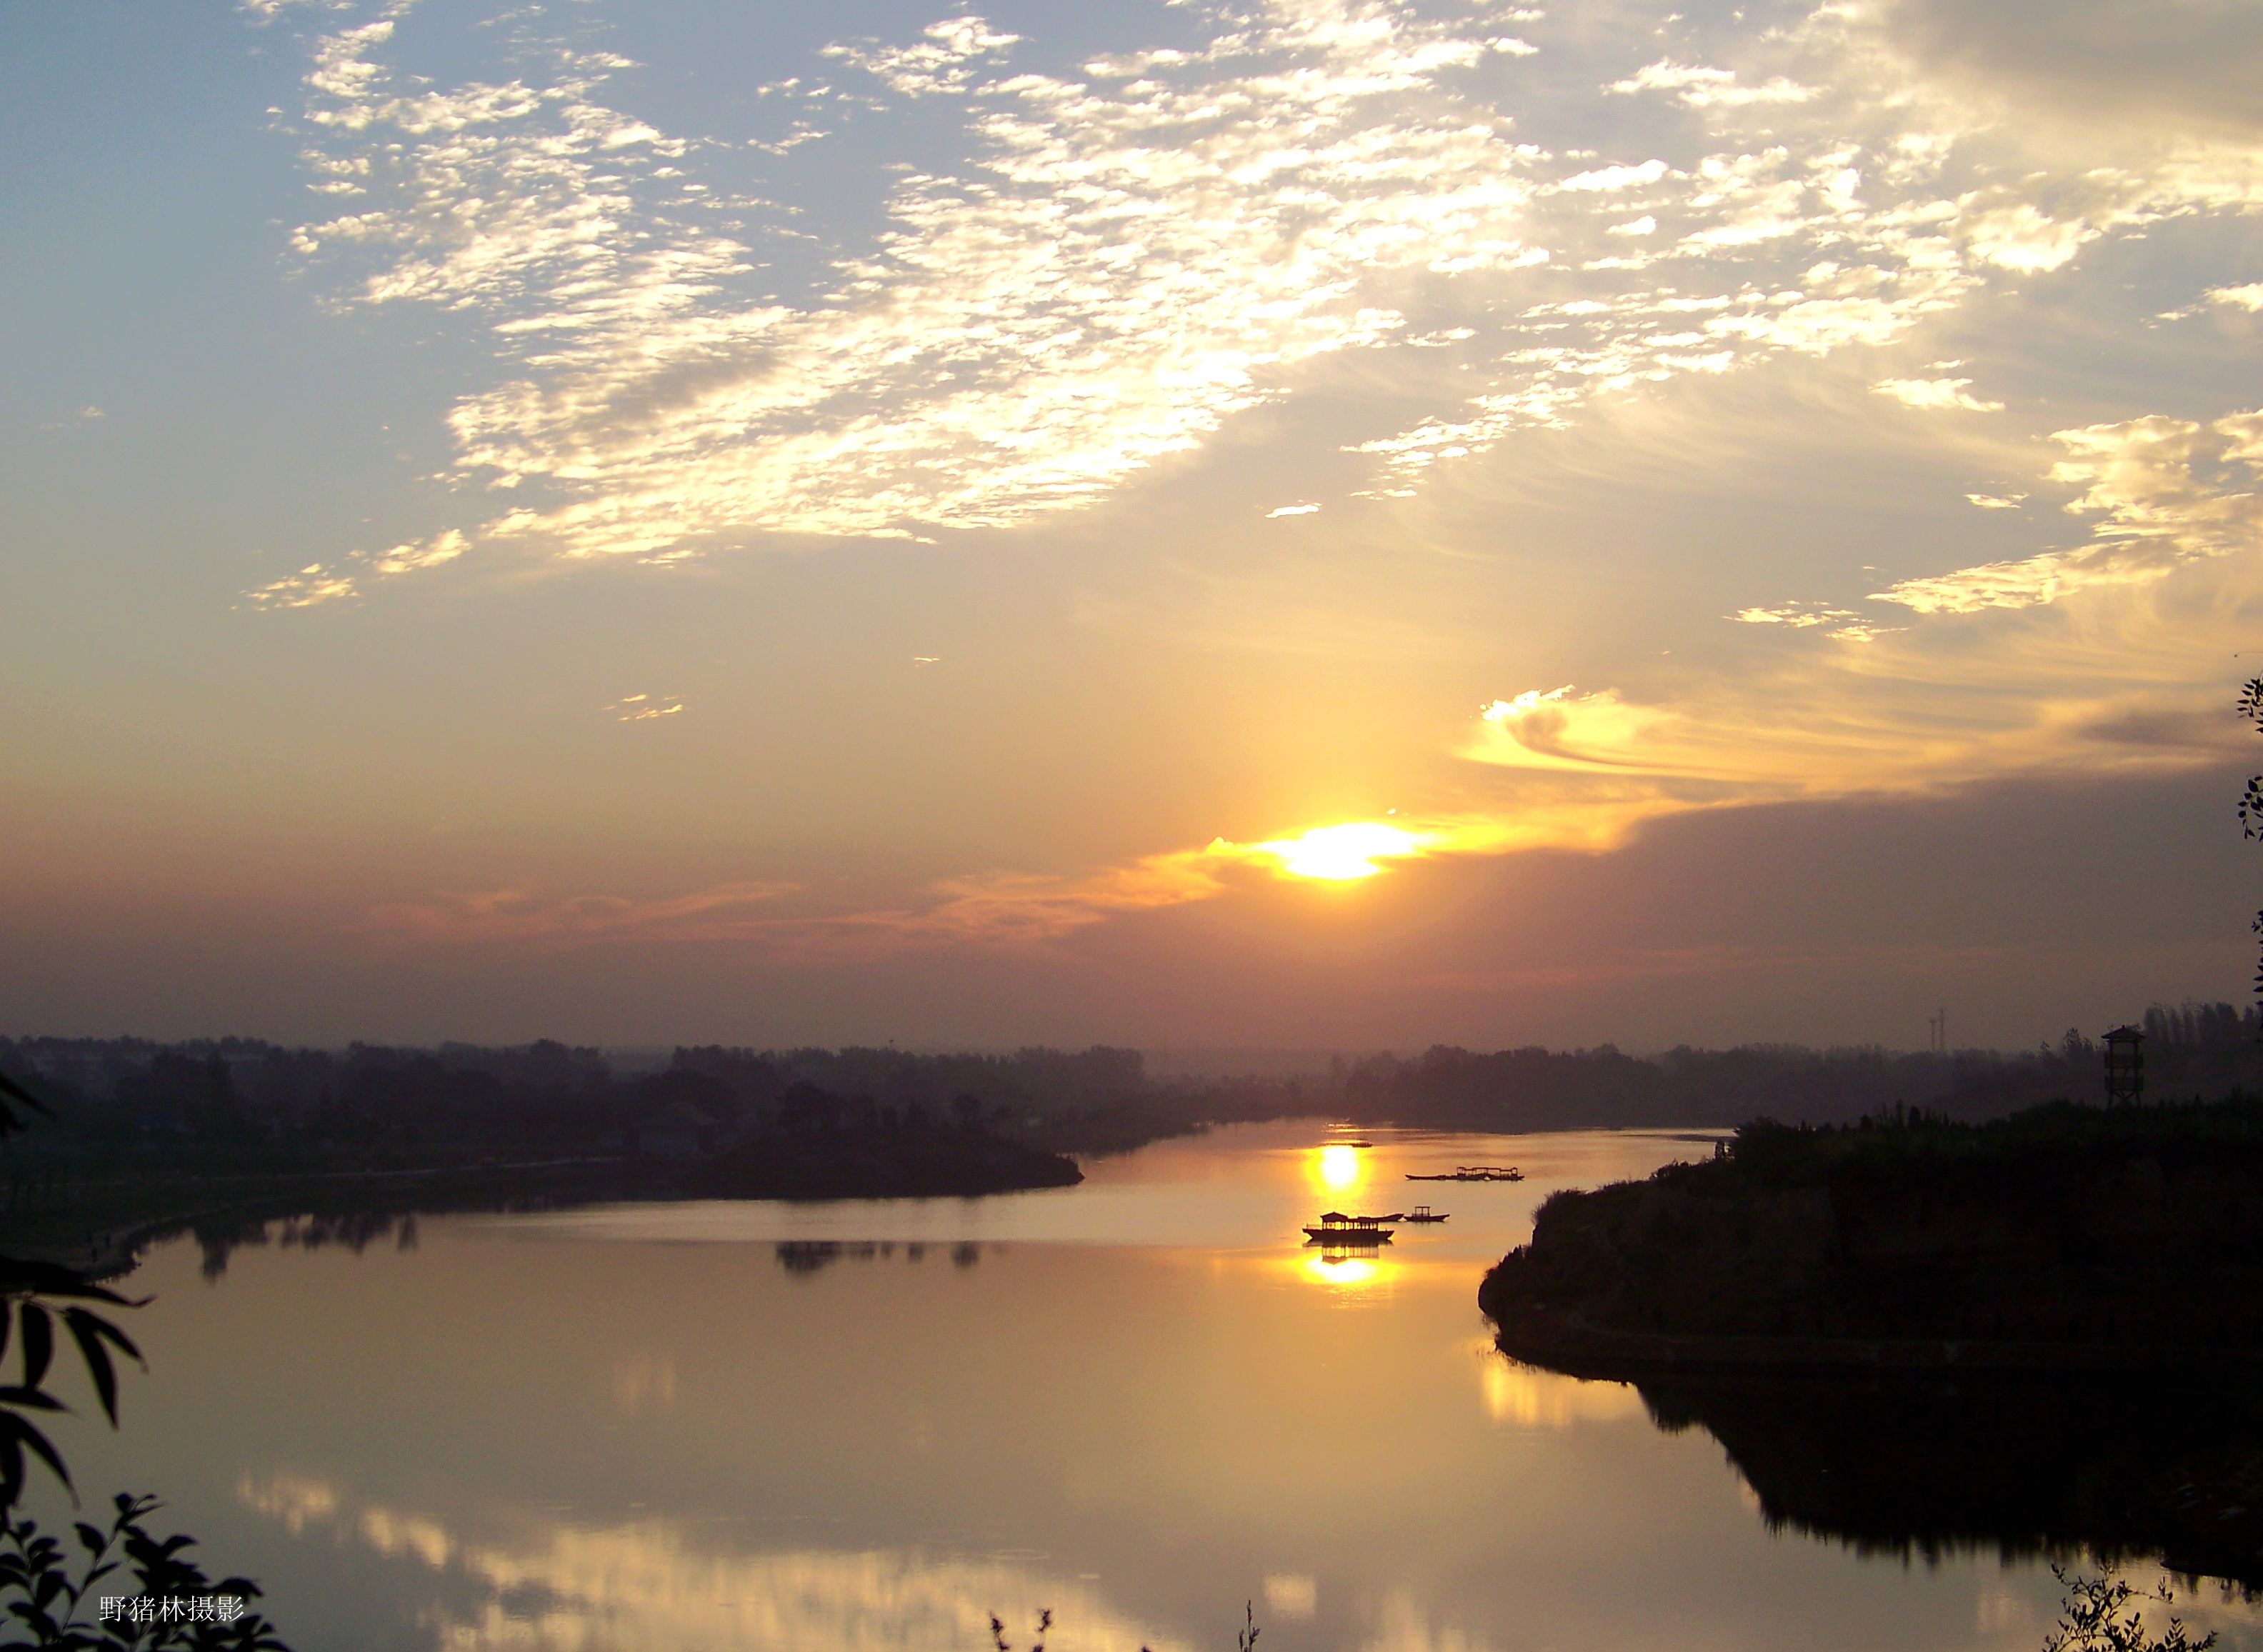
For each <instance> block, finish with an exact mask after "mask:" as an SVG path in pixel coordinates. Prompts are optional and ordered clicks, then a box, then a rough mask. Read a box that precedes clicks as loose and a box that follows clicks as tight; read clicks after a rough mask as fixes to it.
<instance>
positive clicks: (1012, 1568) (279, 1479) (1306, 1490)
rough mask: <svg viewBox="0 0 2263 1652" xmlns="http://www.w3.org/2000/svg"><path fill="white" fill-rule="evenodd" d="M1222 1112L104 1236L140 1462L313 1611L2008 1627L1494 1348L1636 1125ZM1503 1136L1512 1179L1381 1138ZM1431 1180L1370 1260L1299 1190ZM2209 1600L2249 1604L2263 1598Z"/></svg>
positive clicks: (1918, 1633) (1467, 1645)
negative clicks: (1498, 1302)
mask: <svg viewBox="0 0 2263 1652" xmlns="http://www.w3.org/2000/svg"><path fill="white" fill-rule="evenodd" d="M1345 1139H1348V1133H1346V1132H1341V1131H1334V1132H1332V1131H1330V1130H1329V1129H1327V1128H1326V1127H1324V1126H1321V1125H1318V1124H1310V1123H1306V1124H1292V1125H1264V1126H1237V1127H1234V1128H1233V1129H1224V1130H1220V1131H1218V1132H1216V1133H1214V1134H1212V1135H1211V1136H1206V1137H1204V1138H1202V1139H1199V1140H1194V1141H1185V1142H1173V1143H1158V1144H1156V1145H1154V1146H1152V1147H1149V1148H1146V1149H1145V1150H1143V1151H1140V1152H1138V1153H1135V1154H1132V1155H1129V1156H1127V1157H1125V1158H1120V1159H1116V1160H1110V1161H1105V1162H1103V1163H1100V1164H1096V1165H1092V1166H1090V1167H1089V1179H1088V1181H1087V1182H1086V1184H1085V1185H1084V1186H1083V1187H1076V1188H1067V1189H1060V1190H1055V1191H1049V1192H1044V1193H1036V1194H1016V1195H1011V1196H1008V1197H1003V1198H997V1199H988V1200H980V1201H924V1202H919V1203H899V1202H884V1203H843V1204H832V1205H820V1206H790V1205H781V1204H765V1203H736V1204H722V1203H715V1204H695V1205H662V1206H627V1207H611V1208H603V1209H596V1210H589V1211H580V1212H573V1213H568V1214H564V1215H550V1216H524V1217H476V1216H461V1217H448V1218H430V1217H428V1218H425V1219H424V1220H423V1221H422V1222H421V1223H418V1224H417V1225H416V1229H415V1230H414V1232H413V1234H412V1235H411V1236H409V1237H410V1239H411V1243H410V1244H408V1246H407V1247H406V1248H403V1247H402V1246H401V1244H399V1243H398V1241H397V1239H396V1238H395V1237H387V1238H384V1239H382V1240H380V1241H379V1242H378V1243H377V1244H372V1245H371V1246H370V1247H369V1248H367V1249H365V1250H364V1251H362V1252H360V1253H358V1254H355V1253H352V1252H350V1251H348V1250H346V1249H343V1248H342V1247H338V1246H335V1245H329V1246H322V1247H318V1248H313V1249H309V1248H307V1246H306V1245H305V1244H298V1243H292V1242H290V1241H291V1239H292V1237H293V1236H292V1235H291V1234H290V1233H289V1232H288V1231H287V1230H286V1228H285V1227H284V1226H283V1225H282V1224H278V1225H277V1226H276V1227H275V1228H274V1229H273V1230H271V1233H272V1242H271V1243H270V1244H266V1245H264V1246H259V1247H254V1248H243V1249H239V1250H237V1251H235V1252H234V1254H233V1255H232V1256H230V1257H229V1258H228V1260H227V1266H226V1268H225V1271H224V1273H221V1276H220V1277H218V1278H217V1279H214V1280H206V1278H205V1277H203V1276H202V1269H201V1264H202V1263H203V1261H204V1259H203V1257H202V1256H201V1255H200V1253H199V1250H198V1248H197V1247H196V1245H194V1244H191V1243H189V1242H187V1241H182V1242H179V1243H176V1244H168V1245H166V1246H163V1247H161V1248H160V1249H159V1250H157V1251H156V1252H154V1253H153V1254H152V1255H151V1257H150V1258H149V1259H148V1262H147V1263H146V1264H145V1266H143V1267H142V1268H141V1270H140V1272H139V1273H137V1274H136V1275H135V1276H134V1280H133V1281H132V1283H133V1286H134V1289H135V1290H137V1291H138V1292H144V1293H153V1294H154V1295H155V1302H153V1303H152V1304H151V1305H150V1306H149V1307H148V1308H147V1309H143V1310H142V1311H141V1313H140V1314H138V1315H136V1316H134V1321H135V1323H134V1327H133V1328H134V1332H135V1334H136V1336H137V1337H138V1338H140V1339H141V1344H142V1346H143V1348H144V1349H145V1351H146V1352H147V1353H148V1355H149V1357H150V1362H151V1367H152V1371H151V1374H150V1375H149V1376H148V1377H146V1378H138V1379H129V1388H128V1392H127V1399H126V1426H125V1429H124V1431H123V1432H122V1434H121V1435H120V1436H119V1437H118V1438H116V1439H111V1438H108V1437H106V1436H104V1435H102V1434H101V1433H100V1432H99V1431H98V1430H96V1429H92V1428H88V1427H85V1426H83V1425H81V1426H76V1427H69V1426H68V1425H67V1433H68V1450H69V1454H70V1455H71V1458H72V1461H73V1466H74V1468H75V1469H76V1470H77V1471H78V1473H79V1475H80V1480H81V1483H82V1484H83V1485H84V1486H86V1487H88V1488H90V1490H95V1491H98V1492H100V1491H106V1490H108V1489H110V1488H112V1487H119V1488H124V1487H127V1486H133V1487H137V1488H141V1487H146V1488H148V1489H151V1490H157V1491H159V1492H161V1493H162V1494H163V1496H164V1497H166V1498H167V1500H168V1502H169V1503H170V1506H171V1512H172V1517H173V1518H174V1519H177V1521H178V1522H179V1524H180V1525H181V1526H184V1527H185V1528H186V1529H189V1530H192V1531H194V1532H196V1533H198V1534H199V1536H200V1537H202V1538H203V1539H204V1540H205V1543H206V1548H207V1550H208V1552H209V1553H210V1555H211V1556H212V1558H213V1560H214V1561H216V1562H220V1563H221V1564H222V1565H224V1566H226V1567H228V1568H231V1569H243V1570H247V1571H249V1572H250V1573H252V1574H254V1575H256V1576H258V1577H260V1578H261V1579H262V1581H263V1582H264V1583H265V1584H266V1585H267V1587H268V1590H269V1595H270V1604H271V1611H272V1614H273V1615H274V1616H275V1617H276V1618H277V1619H278V1620H279V1621H280V1622H281V1623H282V1625H283V1626H284V1627H285V1629H286V1632H287V1633H289V1634H291V1636H292V1638H293V1641H294V1642H295V1643H296V1644H297V1645H298V1646H300V1648H436V1647H451V1648H453V1647H462V1648H488V1647H495V1648H504V1647H511V1648H586V1649H588V1652H597V1649H599V1648H622V1649H623V1652H630V1649H635V1652H677V1649H682V1652H692V1649H694V1648H697V1649H698V1652H727V1649H730V1648H796V1649H800V1648H806V1649H807V1652H866V1649H868V1648H871V1649H875V1652H877V1649H879V1648H887V1649H889V1652H894V1649H897V1648H904V1649H916V1652H927V1649H929V1648H934V1649H936V1652H943V1649H944V1648H957V1649H962V1652H979V1649H980V1648H987V1646H988V1644H989V1635H988V1631H987V1618H988V1614H989V1613H990V1612H993V1611H996V1612H1000V1613H1001V1614H1002V1615H1003V1616H1005V1618H1006V1619H1007V1620H1008V1622H1009V1632H1010V1638H1011V1639H1012V1640H1013V1641H1014V1642H1015V1644H1016V1646H1017V1647H1024V1648H1025V1647H1026V1645H1027V1642H1028V1639H1029V1636H1028V1634H1027V1628H1028V1626H1029V1620H1030V1619H1032V1618H1033V1617H1034V1615H1035V1613H1036V1612H1037V1611H1038V1608H1040V1607H1051V1608H1052V1610H1053V1612H1055V1613H1056V1615H1057V1618H1058V1625H1057V1627H1056V1629H1055V1630H1054V1632H1053V1633H1052V1635H1050V1636H1049V1637H1048V1644H1049V1646H1051V1647H1052V1648H1055V1652H1135V1649H1136V1648H1139V1647H1140V1646H1142V1645H1146V1646H1148V1647H1152V1648H1155V1652H1182V1648H1198V1647H1200V1648H1224V1647H1227V1646H1230V1645H1231V1644H1232V1641H1233V1632H1234V1630H1235V1629H1236V1628H1237V1627H1240V1621H1241V1613H1242V1607H1243V1603H1244V1602H1245V1600H1247V1601H1254V1605H1255V1611H1256V1614H1257V1619H1258V1622H1259V1623H1260V1625H1261V1626H1262V1630H1263V1635H1264V1641H1263V1646H1264V1649H1265V1652H1305V1649H1311V1652H1334V1649H1336V1648H1343V1649H1345V1652H1351V1649H1355V1648H1356V1649H1358V1652H1525V1649H1527V1648H1529V1649H1530V1652H1541V1649H1542V1648H1558V1649H1559V1652H1573V1648H1615V1649H1616V1648H1652V1647H1656V1648H1779V1647H1781V1648H1795V1647H1796V1648H1872V1647H1876V1648H1889V1647H1891V1648H1903V1649H1907V1648H1996V1647H2004V1648H2035V1647H2036V1646H2037V1645H2038V1643H2039V1642H2040V1641H2041V1639H2042V1634H2043V1632H2044V1630H2045V1629H2046V1628H2047V1627H2049V1625H2050V1620H2051V1618H2052V1616H2053V1613H2054V1612H2055V1609H2056V1606H2057V1600H2058V1590H2057V1584H2056V1583H2054V1582H2053V1580H2052V1579H2051V1577H2050V1574H2049V1572H2048V1571H2047V1570H2044V1569H2042V1568H2041V1567H2040V1566H2028V1565H2024V1564H2023V1565H2018V1566H2013V1567H2008V1568H2007V1567H2005V1566H2003V1565H2001V1564H1999V1562H1998V1560H1997V1559H1996V1557H1995V1556H1994V1555H1993V1554H1987V1555H1972V1556H1963V1557H1958V1558H1953V1559H1950V1560H1947V1561H1943V1562H1940V1563H1938V1564H1936V1565H1932V1566H1928V1565H1927V1564H1925V1563H1924V1562H1921V1561H1920V1562H1914V1563H1909V1564H1905V1563H1904V1562H1902V1561H1901V1560H1899V1559H1898V1558H1894V1557H1885V1558H1878V1557H1872V1558H1868V1559H1865V1558H1862V1557H1860V1556H1858V1555H1855V1554H1853V1553H1851V1552H1850V1551H1848V1550H1847V1549H1846V1548H1844V1547H1840V1546H1839V1545H1837V1544H1835V1543H1832V1542H1829V1541H1826V1540H1818V1539H1814V1538H1811V1537H1806V1536H1802V1535H1799V1534H1797V1533H1769V1532H1768V1530H1767V1529H1765V1526H1764V1525H1763V1523H1762V1522H1761V1519H1759V1518H1758V1516H1757V1514H1756V1512H1755V1500H1754V1499H1753V1497H1752V1494H1751V1493H1750V1492H1749V1491H1748V1490H1746V1488H1745V1487H1744V1486H1743V1484H1742V1482H1741V1481H1740V1480H1739V1476H1738V1475H1737V1474H1736V1472H1735V1471H1734V1470H1733V1469H1732V1468H1730V1467H1729V1466H1728V1464H1727V1463H1726V1462H1725V1461H1724V1457H1723V1454H1722V1452H1721V1450H1720V1448H1719V1446H1717V1444H1715V1442H1714V1441H1713V1440H1712V1439H1710V1436H1708V1435H1706V1434H1705V1433H1704V1432H1703V1431H1702V1430H1695V1429H1693V1430H1689V1431H1688V1432H1682V1433H1680V1434H1669V1433H1666V1432H1661V1431H1660V1430H1659V1429H1658V1428H1657V1427H1655V1426H1654V1425H1652V1423H1651V1421H1650V1420H1649V1417H1648V1414H1647V1412H1646V1410H1645V1407H1644V1405H1643V1403H1642V1402H1641V1400H1640V1399H1639V1398H1638V1396H1637V1395H1636V1394H1635V1393H1634V1391H1633V1390H1632V1389H1628V1388H1623V1387H1620V1386H1617V1385H1615V1384H1607V1383H1586V1382H1577V1381H1571V1380H1568V1379H1564V1378H1558V1377H1553V1376H1550V1375H1546V1374H1538V1373H1535V1372H1532V1371H1529V1370H1525V1369H1522V1368H1520V1367H1515V1366H1512V1365H1510V1364H1509V1363H1507V1361H1505V1360H1503V1359H1502V1358H1501V1357H1500V1355H1499V1354H1497V1353H1494V1352H1493V1349H1492V1345H1491V1342H1490V1339H1489V1338H1488V1335H1487V1332H1486V1325H1485V1323H1484V1321H1483V1319H1482V1318H1481V1317H1480V1316H1479V1313H1478V1311H1477V1307H1476V1302H1475V1294H1476V1290H1477V1285H1478V1280H1479V1276H1480V1275H1481V1274H1482V1273H1483V1272H1484V1269H1485V1267H1486V1266H1487V1265H1488V1264H1489V1263H1490V1262H1492V1261H1493V1259H1497V1258H1498V1257H1499V1256H1500V1254H1501V1252H1503V1251H1505V1250H1506V1249H1507V1248H1508V1247H1509V1246H1510V1245H1512V1244H1518V1243H1521V1242H1522V1240H1523V1239H1524V1238H1526V1237H1529V1231H1530V1221H1531V1213H1532V1210H1533V1208H1534V1207H1535V1206H1536V1205H1537V1203H1538V1202H1539V1201H1540V1200H1541V1199H1542V1198H1544V1197H1545V1196H1546V1194H1548V1193H1549V1192H1550V1191H1551V1190H1552V1189H1554V1188H1556V1187H1565V1186H1589V1185H1593V1184H1594V1183H1596V1182H1600V1181H1605V1180H1611V1179H1619V1178H1623V1177H1626V1176H1632V1175H1641V1174H1645V1173H1646V1172H1649V1171H1650V1170H1652V1169H1653V1168H1655V1167H1656V1166H1657V1165H1660V1164H1663V1163H1666V1162H1667V1161H1668V1160H1671V1159H1674V1158H1695V1157H1700V1156H1703V1154H1705V1153H1707V1152H1708V1151H1710V1142H1709V1140H1708V1139H1706V1138H1702V1137H1701V1138H1694V1139H1693V1138H1692V1137H1689V1136H1675V1135H1666V1134H1651V1133H1587V1134H1570V1135H1552V1136H1522V1137H1503V1136H1439V1135H1433V1134H1428V1133H1421V1132H1412V1131H1390V1130H1378V1131H1373V1132H1369V1133H1367V1134H1366V1135H1365V1136H1363V1137H1361V1138H1360V1139H1363V1140H1365V1141H1368V1142H1371V1143H1373V1145H1372V1146H1371V1147H1370V1148H1344V1147H1341V1146H1339V1147H1336V1148H1335V1149H1334V1150H1333V1151H1330V1150H1328V1149H1327V1145H1326V1144H1327V1143H1328V1142H1330V1141H1331V1140H1336V1141H1341V1140H1345ZM1481 1162H1482V1163H1513V1164H1517V1165H1522V1167H1523V1169H1524V1170H1525V1172H1526V1174H1527V1176H1528V1178H1529V1179H1528V1180H1526V1181H1524V1182H1522V1183H1521V1184H1515V1185H1507V1184H1490V1185H1488V1184H1456V1183H1418V1182H1408V1181H1406V1180H1405V1179H1404V1174H1405V1172H1407V1171H1409V1170H1428V1169H1439V1168H1450V1167H1451V1166H1452V1165H1456V1164H1464V1163H1481ZM1417 1202H1428V1203H1430V1204H1433V1205H1435V1206H1436V1207H1437V1208H1439V1209H1441V1210H1445V1211H1450V1213H1451V1217H1452V1219H1451V1220H1450V1222H1449V1223H1446V1224H1444V1225H1443V1226H1442V1227H1435V1228H1431V1229H1428V1230H1424V1229H1419V1228H1414V1229H1402V1230H1400V1233H1399V1239H1398V1241H1397V1242H1396V1243H1395V1244H1392V1245H1391V1246H1390V1247H1389V1248H1388V1249H1387V1250H1385V1251H1384V1252H1382V1253H1381V1254H1380V1256H1379V1257H1378V1258H1377V1259H1373V1260H1367V1259H1355V1260H1349V1261H1341V1262H1337V1263H1334V1264H1331V1263H1328V1262H1325V1261H1323V1260H1321V1259H1319V1258H1318V1257H1316V1256H1315V1255H1313V1254H1312V1252H1307V1251H1305V1249H1304V1248H1303V1247H1302V1238H1303V1236H1302V1235H1301V1234H1300V1233H1299V1232H1298V1229H1299V1227H1300V1226H1301V1225H1302V1224H1303V1223H1305V1222H1308V1221H1310V1220H1312V1218H1313V1217H1314V1216H1317V1215H1318V1214H1319V1212H1320V1211H1321V1210H1324V1209H1327V1208H1342V1209H1346V1210H1352V1211H1363V1210H1365V1211H1389V1210H1400V1209H1408V1208H1412V1207H1413V1205H1414V1204H1415V1203H1417ZM2187 1618H2188V1620H2195V1621H2198V1622H2200V1623H2202V1624H2204V1625H2208V1626H2210V1627H2222V1628H2223V1629H2224V1630H2225V1631H2226V1639H2225V1642H2224V1644H2225V1645H2227V1646H2229V1647H2255V1646H2263V1634H2259V1632H2258V1630H2257V1629H2256V1627H2254V1626H2255V1622H2256V1614H2255V1612H2254V1611H2253V1610H2252V1609H2244V1608H2239V1607H2237V1606H2224V1605H2220V1604H2218V1603H2216V1601H2215V1600H2214V1598H2213V1597H2209V1598H2205V1599H2203V1600H2202V1601H2200V1602H2198V1603H2197V1604H2196V1605H2195V1606H2194V1609H2193V1610H2191V1611H2189V1612H2187Z"/></svg>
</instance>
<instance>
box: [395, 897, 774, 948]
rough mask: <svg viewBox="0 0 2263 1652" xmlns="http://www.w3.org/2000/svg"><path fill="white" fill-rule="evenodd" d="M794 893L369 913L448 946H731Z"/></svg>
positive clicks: (500, 901) (526, 901)
mask: <svg viewBox="0 0 2263 1652" xmlns="http://www.w3.org/2000/svg"><path fill="white" fill-rule="evenodd" d="M793 890H794V885H792V884H780V883H762V882H747V883H735V884H717V885H715V886H714V887H712V888H710V889H704V890H700V891H696V892H694V893H692V894H689V895H679V896H676V897H673V898H664V899H659V900H634V899H630V898H625V897H622V896H615V895H582V896H574V897H567V898H545V897H541V896H538V895H533V894H529V893H527V892H525V891H519V890H490V891H484V892H481V893H476V894H460V895H442V896H436V897H433V898H430V899H428V900H424V901H415V902H394V903H390V904H387V905H381V906H379V907H376V908H374V909H372V912H371V913H370V914H369V917H368V927H369V928H370V929H371V930H372V931H373V932H375V933H378V934H391V935H394V936H395V937H398V938H400V939H402V940H408V941H444V942H447V943H450V944H464V943H479V942H491V941H518V942H524V941H531V942H538V943H543V944H561V943H562V944H571V943H576V942H593V941H656V940H668V941H729V940H739V939H744V938H746V937H748V936H749V935H755V934H761V933H762V932H763V928H764V927H765V925H764V920H763V916H762V915H760V913H758V912H757V910H756V909H761V908H767V907H768V906H769V905H771V904H772V903H774V902H776V901H777V900H779V899H781V898H784V897H785V896H787V895H790V894H792V892H793Z"/></svg>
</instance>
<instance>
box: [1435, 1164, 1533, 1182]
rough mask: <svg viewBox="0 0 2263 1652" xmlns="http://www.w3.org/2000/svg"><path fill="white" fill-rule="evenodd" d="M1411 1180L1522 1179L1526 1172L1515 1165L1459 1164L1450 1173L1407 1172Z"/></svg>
mask: <svg viewBox="0 0 2263 1652" xmlns="http://www.w3.org/2000/svg"><path fill="white" fill-rule="evenodd" d="M1406 1179H1407V1180H1409V1181H1522V1180H1523V1179H1524V1172H1522V1171H1521V1170H1519V1169H1517V1167H1516V1166H1515V1165H1455V1166H1454V1168H1453V1171H1452V1172H1451V1173H1450V1174H1449V1173H1447V1172H1440V1173H1439V1174H1437V1175H1435V1176H1418V1175H1416V1174H1415V1173H1414V1172H1413V1171H1411V1170H1410V1171H1408V1172H1406Z"/></svg>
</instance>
